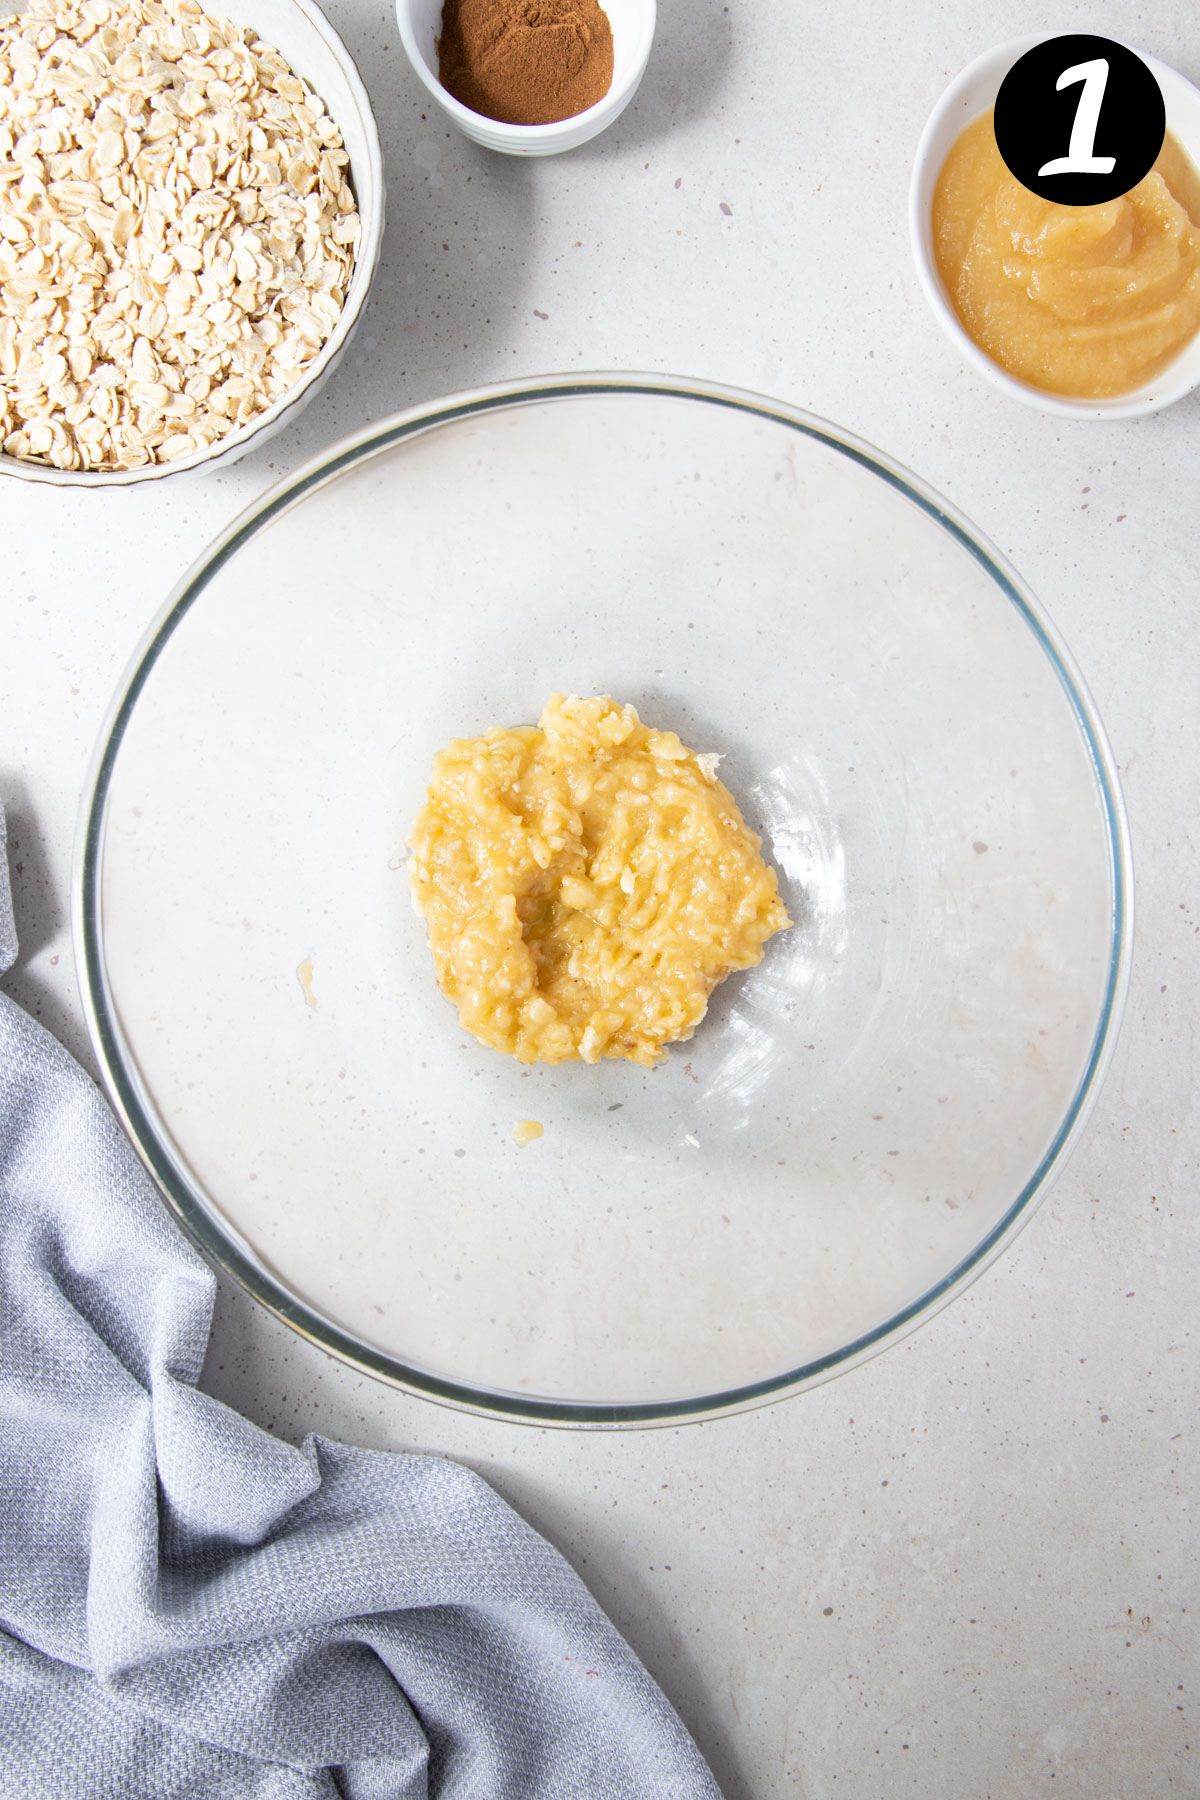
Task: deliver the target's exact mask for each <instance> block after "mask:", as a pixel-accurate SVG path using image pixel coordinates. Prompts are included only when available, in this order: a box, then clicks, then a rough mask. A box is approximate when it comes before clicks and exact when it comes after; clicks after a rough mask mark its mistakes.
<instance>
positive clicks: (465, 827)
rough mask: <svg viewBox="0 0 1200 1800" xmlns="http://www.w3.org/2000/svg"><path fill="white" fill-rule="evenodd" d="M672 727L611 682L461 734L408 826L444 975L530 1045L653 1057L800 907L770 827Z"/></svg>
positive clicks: (483, 1033)
mask: <svg viewBox="0 0 1200 1800" xmlns="http://www.w3.org/2000/svg"><path fill="white" fill-rule="evenodd" d="M716 761H717V759H716V757H713V756H697V755H696V753H695V752H694V751H692V750H689V749H688V748H687V746H686V745H685V744H683V743H682V742H681V741H680V739H679V738H678V737H677V736H676V734H675V733H674V732H673V731H655V730H653V729H651V728H650V727H649V726H647V725H643V724H642V722H641V720H640V719H639V718H638V715H637V713H636V711H635V710H634V708H633V707H632V706H620V705H618V704H617V702H616V701H615V700H612V699H610V698H609V697H608V696H607V695H602V696H599V697H596V698H593V699H578V698H576V697H572V698H570V699H565V698H564V697H563V696H562V695H561V694H556V695H554V696H553V697H552V699H551V700H550V701H549V702H548V703H547V705H546V708H545V711H544V712H543V714H542V717H541V720H540V722H539V723H538V724H537V725H536V726H533V725H518V726H515V727H513V728H511V729H506V728H504V727H500V726H497V727H494V728H493V729H492V730H490V731H486V732H484V734H483V736H482V737H476V738H459V739H456V740H455V741H454V742H453V743H451V744H450V745H449V746H448V748H447V749H445V750H443V751H442V752H441V753H440V754H439V755H438V756H437V757H436V758H435V761H434V766H433V780H432V783H431V785H430V789H429V794H428V798H427V799H426V802H425V805H424V806H423V807H422V809H421V812H420V814H419V816H418V818H417V821H416V824H415V825H414V827H413V831H412V835H411V837H410V838H409V846H410V848H411V851H412V858H411V863H410V876H411V881H412V891H413V897H414V900H415V902H416V905H417V909H418V911H419V912H420V913H421V914H422V915H423V916H424V919H425V923H426V927H427V930H428V934H429V945H430V949H431V951H432V953H433V961H434V968H435V972H436V974H437V979H438V984H439V986H440V987H441V989H442V992H443V993H444V994H445V995H446V997H447V998H448V999H449V1000H451V1001H453V1003H454V1004H455V1006H457V1008H458V1015H459V1020H460V1022H461V1023H462V1025H463V1026H464V1027H465V1029H466V1030H467V1031H469V1032H471V1033H472V1034H473V1035H474V1036H475V1037H477V1038H478V1039H479V1040H480V1041H481V1042H482V1043H485V1044H489V1045H491V1047H492V1048H493V1049H496V1050H502V1051H506V1052H507V1053H508V1054H510V1055H512V1056H516V1057H518V1058H519V1059H520V1061H522V1062H527V1063H532V1062H547V1063H560V1062H568V1061H572V1060H578V1061H582V1062H586V1063H595V1062H599V1061H600V1059H601V1058H602V1057H621V1058H625V1059H627V1060H628V1061H630V1062H635V1063H641V1064H643V1065H644V1066H645V1067H647V1068H650V1067H652V1066H653V1065H654V1064H655V1063H657V1062H659V1061H661V1060H662V1058H663V1056H664V1055H665V1053H666V1046H667V1045H668V1044H670V1043H676V1042H678V1041H679V1040H680V1039H681V1038H688V1037H690V1036H691V1035H692V1033H693V1031H694V1030H695V1029H696V1026H697V1025H698V1024H699V1023H700V1020H701V1019H702V1018H703V1017H704V1013H705V1009H706V1008H707V1006H708V1000H709V995H710V994H711V993H712V990H713V988H714V987H715V986H716V985H717V983H718V982H719V981H721V980H723V979H724V977H725V976H726V975H729V974H730V973H732V972H733V971H734V970H735V969H749V968H751V967H752V966H753V965H754V964H755V963H757V962H759V961H760V960H761V958H762V954H763V946H764V945H765V944H766V942H767V940H768V938H770V937H772V936H773V935H774V934H775V932H777V931H782V930H784V929H785V928H786V927H787V926H788V925H790V924H791V920H790V919H789V918H788V914H787V909H786V907H785V906H784V904H783V901H782V899H781V898H780V895H779V884H778V881H777V879H776V876H775V871H774V870H773V869H772V868H770V867H769V866H768V864H767V863H766V862H765V861H764V860H763V857H762V854H761V848H762V846H761V840H760V839H759V838H758V837H756V836H755V834H754V832H752V831H751V830H750V829H749V827H748V826H747V824H746V822H745V820H744V819H743V818H742V815H741V813H740V812H739V810H738V806H737V802H736V801H735V800H734V798H733V796H732V794H730V792H729V791H728V789H727V788H725V787H724V786H723V785H722V783H721V782H720V781H718V779H717V775H716Z"/></svg>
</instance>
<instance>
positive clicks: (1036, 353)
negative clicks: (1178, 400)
mask: <svg viewBox="0 0 1200 1800" xmlns="http://www.w3.org/2000/svg"><path fill="white" fill-rule="evenodd" d="M933 242H934V255H935V258H936V261H937V267H938V272H939V274H940V275H941V278H942V282H943V285H944V286H945V289H946V292H947V294H948V295H949V296H950V298H951V300H952V302H953V305H954V309H955V311H956V312H957V314H958V317H959V319H960V321H961V323H962V325H963V326H964V328H965V329H966V330H967V331H968V332H969V333H970V335H971V337H972V338H974V340H975V342H976V343H977V344H978V345H979V346H980V348H981V349H983V350H986V351H987V353H988V355H989V356H991V357H992V358H993V359H994V361H996V362H997V363H999V364H1000V366H1001V368H1003V369H1006V370H1007V371H1008V373H1009V374H1010V375H1015V376H1017V378H1018V379H1019V380H1021V381H1027V382H1029V383H1030V385H1031V386H1033V387H1038V388H1042V389H1044V390H1045V391H1046V392H1048V393H1053V394H1063V395H1070V396H1074V397H1077V398H1086V399H1102V398H1106V397H1110V396H1113V395H1117V394H1125V393H1128V392H1130V391H1131V390H1132V389H1134V388H1138V387H1141V386H1142V385H1143V383H1145V382H1147V381H1150V380H1152V379H1153V377H1154V376H1155V375H1157V374H1158V373H1159V372H1160V371H1161V370H1162V369H1163V368H1165V367H1166V365H1167V364H1168V363H1169V362H1170V361H1171V360H1172V359H1173V358H1174V357H1175V356H1176V355H1177V354H1178V352H1179V351H1180V350H1181V349H1182V348H1183V347H1184V345H1185V344H1186V343H1187V342H1188V340H1189V339H1190V338H1192V337H1194V336H1195V334H1196V332H1197V330H1200V174H1197V171H1196V169H1195V168H1194V166H1193V165H1192V163H1191V162H1190V161H1189V159H1188V157H1187V155H1186V153H1185V152H1184V151H1183V149H1182V148H1181V147H1180V145H1179V144H1178V143H1177V141H1176V140H1175V139H1174V138H1173V137H1172V136H1171V134H1170V133H1169V132H1168V133H1167V136H1166V139H1165V141H1164V143H1163V147H1162V150H1161V152H1160V154H1159V157H1158V160H1157V162H1156V163H1155V165H1154V167H1153V168H1152V169H1151V171H1150V173H1149V174H1148V175H1147V176H1146V177H1145V178H1144V179H1143V180H1142V181H1139V182H1138V184H1137V186H1136V187H1134V188H1131V189H1130V191H1129V193H1127V194H1124V195H1122V196H1121V197H1120V198H1119V199H1117V200H1110V201H1107V202H1105V203H1103V204H1101V205H1099V206H1059V205H1056V204H1055V203H1054V202H1053V201H1049V200H1040V199H1039V198H1038V197H1037V195H1036V194H1033V193H1031V192H1030V191H1029V189H1028V188H1026V187H1023V186H1022V184H1021V183H1020V182H1019V181H1017V179H1016V178H1015V176H1013V175H1011V174H1010V173H1009V170H1008V168H1007V166H1006V165H1005V163H1004V161H1003V159H1002V157H1001V155H1000V152H999V150H998V149H997V147H996V134H995V130H994V127H993V121H992V114H991V113H990V112H989V113H984V114H982V115H981V116H980V117H979V118H978V119H975V120H974V121H973V122H972V123H971V124H970V125H968V126H967V127H966V129H965V130H964V131H963V132H962V133H961V134H960V135H959V137H958V138H957V139H956V140H955V142H954V144H953V145H952V146H951V149H950V153H949V155H948V156H947V157H946V161H945V163H944V164H943V165H942V171H941V174H940V175H939V177H938V182H937V187H936V190H935V192H934V197H933Z"/></svg>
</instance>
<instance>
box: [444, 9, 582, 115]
mask: <svg viewBox="0 0 1200 1800" xmlns="http://www.w3.org/2000/svg"><path fill="white" fill-rule="evenodd" d="M612 75H613V39H612V27H611V26H610V25H609V22H608V15H607V13H606V12H605V11H604V9H603V7H602V6H600V5H599V4H598V3H597V0H445V5H444V7H443V9H442V31H441V37H440V38H439V40H438V76H439V78H440V80H441V82H442V85H443V87H445V88H448V89H449V91H450V93H452V94H453V95H454V98H455V99H456V100H461V101H462V103H463V105H464V106H469V107H470V108H471V110H472V112H477V113H483V114H484V115H485V117H487V118H489V119H499V120H501V121H503V123H505V124H507V125H551V124H553V123H554V122H555V121H556V120H558V119H571V118H574V116H575V114H576V113H581V112H583V111H585V110H586V108H587V107H589V106H595V104H596V102H597V100H603V98H604V96H605V94H607V92H608V90H609V88H610V87H611V86H612Z"/></svg>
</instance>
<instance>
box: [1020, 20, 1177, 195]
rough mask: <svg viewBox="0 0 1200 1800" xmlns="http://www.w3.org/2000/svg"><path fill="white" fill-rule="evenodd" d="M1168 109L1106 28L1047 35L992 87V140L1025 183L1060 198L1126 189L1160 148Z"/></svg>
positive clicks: (1149, 79)
mask: <svg viewBox="0 0 1200 1800" xmlns="http://www.w3.org/2000/svg"><path fill="white" fill-rule="evenodd" d="M1166 128H1167V115H1166V109H1165V107H1164V106H1163V97H1162V92H1161V90H1160V88H1159V85H1158V83H1157V81H1156V80H1155V79H1154V77H1153V75H1152V74H1151V73H1150V71H1149V69H1148V68H1147V67H1146V65H1145V63H1144V62H1143V61H1142V59H1141V57H1140V56H1135V55H1134V53H1133V51H1132V50H1127V49H1126V48H1125V46H1124V44H1114V43H1113V41H1112V39H1111V38H1102V37H1088V36H1079V35H1076V34H1074V33H1072V34H1071V35H1069V36H1067V37H1055V38H1047V39H1046V41H1045V43H1044V44H1035V45H1034V47H1033V49H1032V50H1027V51H1026V52H1025V55H1024V56H1022V57H1021V58H1020V60H1019V61H1017V62H1015V63H1014V64H1013V66H1012V68H1011V69H1010V70H1009V71H1008V74H1007V75H1006V76H1005V77H1004V80H1003V82H1002V83H1001V85H1000V92H999V93H998V94H997V95H996V144H997V147H998V148H999V151H1000V154H1001V156H1002V157H1003V158H1004V161H1005V162H1006V163H1007V165H1008V167H1009V169H1010V170H1011V171H1012V173H1013V174H1014V175H1015V176H1016V178H1017V180H1018V181H1019V182H1020V183H1021V185H1022V186H1023V187H1027V188H1030V189H1031V190H1032V192H1033V193H1035V194H1037V195H1039V196H1040V198H1041V199H1043V200H1057V201H1058V202H1059V204H1060V205H1062V206H1099V205H1100V204H1101V203H1102V202H1103V201H1105V200H1115V199H1116V198H1117V196H1118V195H1120V194H1127V193H1128V192H1129V190H1130V188H1131V187H1135V186H1136V185H1137V183H1138V182H1139V181H1140V180H1141V179H1142V176H1143V175H1145V174H1147V173H1148V172H1149V170H1150V168H1151V166H1152V165H1153V163H1154V159H1155V158H1156V157H1157V155H1158V153H1159V151H1160V150H1161V149H1162V144H1163V137H1164V136H1165V134H1166Z"/></svg>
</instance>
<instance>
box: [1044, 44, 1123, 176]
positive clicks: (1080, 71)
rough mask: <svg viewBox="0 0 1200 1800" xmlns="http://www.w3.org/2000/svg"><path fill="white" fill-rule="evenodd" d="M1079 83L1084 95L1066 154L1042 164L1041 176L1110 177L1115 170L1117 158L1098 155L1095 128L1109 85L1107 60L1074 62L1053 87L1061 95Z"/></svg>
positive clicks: (1082, 95) (1081, 97) (1101, 58)
mask: <svg viewBox="0 0 1200 1800" xmlns="http://www.w3.org/2000/svg"><path fill="white" fill-rule="evenodd" d="M1077 81H1081V82H1082V83H1083V92H1082V94H1080V96H1079V105H1078V106H1077V107H1076V109H1075V123H1074V124H1073V125H1072V127H1071V141H1070V143H1069V144H1068V145H1067V154H1066V155H1065V156H1055V157H1053V158H1052V159H1051V161H1050V162H1047V163H1043V164H1042V166H1041V168H1040V169H1039V170H1038V174H1039V176H1040V175H1111V174H1112V172H1113V170H1114V168H1115V167H1116V163H1117V159H1116V157H1115V156H1097V155H1096V126H1097V125H1098V124H1099V122H1100V106H1101V103H1102V101H1103V99H1104V89H1105V86H1106V84H1107V82H1108V62H1107V60H1106V59H1105V58H1104V57H1103V56H1098V57H1096V58H1095V60H1094V61H1092V62H1081V63H1075V64H1073V65H1072V67H1071V68H1069V69H1064V70H1063V72H1062V74H1061V75H1060V76H1059V78H1058V80H1057V81H1056V82H1055V84H1054V85H1055V87H1056V88H1057V89H1058V90H1059V91H1060V92H1061V90H1062V89H1063V88H1065V87H1072V86H1074V84H1075V82H1077Z"/></svg>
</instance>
